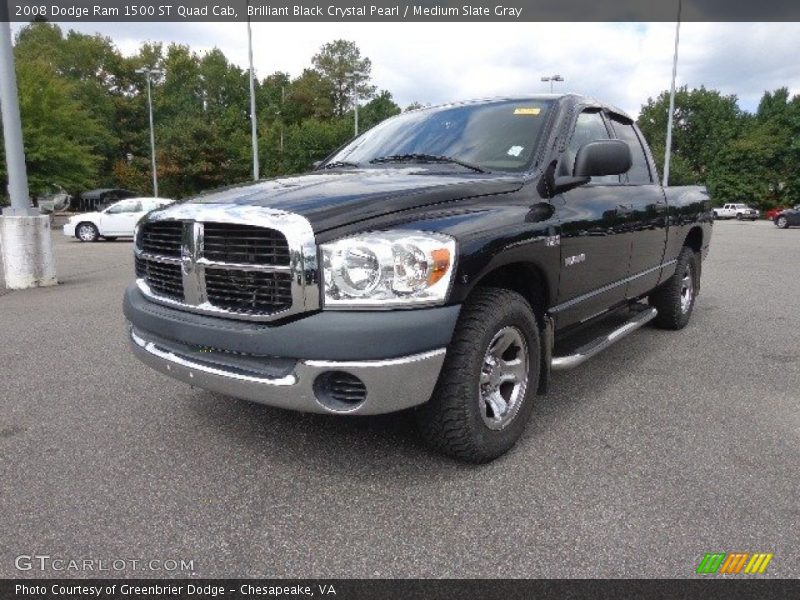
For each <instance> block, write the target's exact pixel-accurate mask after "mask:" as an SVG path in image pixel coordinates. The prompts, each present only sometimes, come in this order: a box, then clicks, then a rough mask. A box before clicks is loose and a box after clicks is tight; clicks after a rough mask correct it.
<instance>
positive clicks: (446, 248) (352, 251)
mask: <svg viewBox="0 0 800 600" xmlns="http://www.w3.org/2000/svg"><path fill="white" fill-rule="evenodd" d="M455 255H456V241H455V240H454V239H453V238H452V237H450V236H449V235H444V234H441V233H428V232H422V231H377V232H373V233H366V234H362V235H356V236H353V237H348V238H343V239H341V240H337V241H335V242H330V243H328V244H323V245H322V270H323V277H324V280H325V281H324V284H325V306H326V307H328V308H341V309H346V308H396V307H402V306H408V305H420V304H442V303H444V301H445V299H446V297H447V292H448V290H449V289H450V281H451V279H452V276H453V270H454V269H453V268H454V261H455Z"/></svg>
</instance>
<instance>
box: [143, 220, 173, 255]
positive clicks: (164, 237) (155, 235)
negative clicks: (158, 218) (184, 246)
mask: <svg viewBox="0 0 800 600" xmlns="http://www.w3.org/2000/svg"><path fill="white" fill-rule="evenodd" d="M182 239H183V223H181V222H180V221H163V222H155V223H148V224H147V225H146V226H145V227H142V229H141V230H140V232H139V239H138V240H137V244H139V247H140V248H141V250H142V252H146V253H148V254H159V255H161V256H175V257H178V258H180V256H181V241H182Z"/></svg>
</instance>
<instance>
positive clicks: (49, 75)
mask: <svg viewBox="0 0 800 600" xmlns="http://www.w3.org/2000/svg"><path fill="white" fill-rule="evenodd" d="M17 85H18V88H19V98H20V115H21V117H22V136H23V139H24V142H25V159H26V163H27V166H28V184H29V187H30V192H31V194H32V195H34V196H36V195H39V194H43V193H46V192H48V191H50V190H51V189H52V188H53V187H54V186H56V185H61V186H63V187H65V188H67V189H70V190H75V189H85V188H86V187H87V186H90V185H93V184H94V182H95V181H96V179H97V174H98V166H99V165H100V163H101V162H102V150H103V149H104V148H106V147H108V145H109V137H110V136H109V134H108V132H107V131H106V130H105V129H104V128H103V127H102V126H101V124H100V122H99V121H98V120H97V119H96V118H95V117H94V116H93V115H92V114H91V113H90V112H89V111H88V110H87V109H86V108H85V107H84V106H82V105H81V103H80V102H79V101H78V100H77V99H76V89H75V86H74V85H73V84H72V83H71V82H70V81H69V80H68V79H64V78H58V77H55V76H54V73H53V69H52V67H51V66H50V65H48V64H47V63H46V62H45V61H41V62H40V61H20V62H18V63H17ZM3 158H5V157H3ZM3 162H4V163H5V160H3Z"/></svg>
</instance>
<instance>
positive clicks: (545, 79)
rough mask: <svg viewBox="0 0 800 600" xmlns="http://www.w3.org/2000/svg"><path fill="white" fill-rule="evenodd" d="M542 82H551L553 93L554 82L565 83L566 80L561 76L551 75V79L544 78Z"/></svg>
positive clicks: (551, 91)
mask: <svg viewBox="0 0 800 600" xmlns="http://www.w3.org/2000/svg"><path fill="white" fill-rule="evenodd" d="M542 81H544V82H548V81H549V82H550V93H551V94H552V93H553V82H554V81H564V78H563V77H562V76H561V75H550V76H549V77H542Z"/></svg>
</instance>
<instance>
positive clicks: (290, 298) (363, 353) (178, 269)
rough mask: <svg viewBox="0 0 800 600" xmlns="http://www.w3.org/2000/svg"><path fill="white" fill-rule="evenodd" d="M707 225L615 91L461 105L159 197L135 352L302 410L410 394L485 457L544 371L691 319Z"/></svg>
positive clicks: (394, 406) (409, 402) (429, 427)
mask: <svg viewBox="0 0 800 600" xmlns="http://www.w3.org/2000/svg"><path fill="white" fill-rule="evenodd" d="M712 222H713V220H712V217H711V206H710V202H709V199H708V197H707V194H706V193H705V191H704V189H703V188H667V189H663V188H662V186H661V185H660V183H659V181H658V176H657V174H656V169H655V165H654V162H653V157H652V155H651V153H650V151H649V149H648V147H647V144H646V143H645V141H644V139H643V137H642V134H641V132H640V131H639V130H638V128H637V127H636V125H635V124H634V122H633V121H632V120H631V118H630V117H628V116H627V115H626V114H624V113H623V112H622V111H620V110H617V109H615V108H612V107H610V106H606V105H604V104H601V103H598V102H596V101H593V100H590V99H588V98H585V97H581V96H576V95H563V96H557V95H549V96H531V97H524V98H504V99H497V100H484V101H477V102H465V103H458V104H449V105H445V106H439V107H434V108H427V109H422V110H416V111H412V112H407V113H404V114H402V115H399V116H397V117H394V118H391V119H388V120H386V121H384V122H382V123H381V124H379V125H377V126H376V127H374V128H373V129H371V130H369V131H367V132H365V133H364V134H362V135H361V136H359V137H357V138H355V139H354V140H352V141H351V142H349V143H348V144H346V145H345V146H343V147H342V148H340V149H339V150H338V151H336V152H335V153H334V154H333V155H331V156H330V157H328V158H327V159H326V160H325V161H323V162H322V163H320V164H318V165H317V166H316V168H315V170H314V171H313V172H310V173H308V174H304V175H299V176H295V177H283V178H277V179H272V180H266V181H260V182H257V183H253V184H248V185H242V186H237V187H232V188H228V189H224V190H219V191H214V192H211V193H208V194H204V195H201V196H198V197H195V198H192V199H189V200H187V201H184V202H181V203H178V204H175V205H172V206H170V207H167V208H164V209H160V210H157V211H154V212H151V213H149V215H147V216H146V217H145V218H144V219H143V220H142V221H141V222H140V223H139V225H138V228H137V232H136V236H135V264H136V281H135V283H133V284H132V285H130V286H129V287H128V289H127V290H126V293H125V299H124V311H125V315H126V317H127V320H128V321H129V324H130V329H129V335H130V341H131V347H132V348H133V350H134V352H135V353H136V355H137V356H138V357H139V358H140V359H141V360H142V361H144V362H145V363H147V364H148V365H150V366H152V367H154V368H155V369H157V370H159V371H161V372H162V373H165V374H167V375H170V376H172V377H175V378H177V379H179V380H181V381H184V382H186V383H188V384H191V385H194V386H198V387H200V388H205V389H207V390H212V391H214V392H217V393H222V394H225V395H229V396H235V397H239V398H244V399H248V400H252V401H255V402H261V403H264V404H268V405H271V406H277V407H281V408H288V409H294V410H300V411H313V412H320V413H330V414H340V415H369V414H377V413H387V412H392V411H399V410H403V409H411V408H413V409H414V411H415V413H416V419H417V422H418V424H419V429H420V432H421V433H422V435H423V436H424V437H425V438H426V439H427V440H428V441H429V442H430V443H431V444H433V445H434V446H435V447H437V448H439V449H440V450H441V451H443V452H445V453H447V454H449V455H451V456H455V457H457V458H460V459H463V460H466V461H471V462H486V461H489V460H492V459H493V458H496V457H497V456H500V455H501V454H503V453H504V452H506V451H507V450H508V449H509V448H511V446H512V445H513V444H514V442H515V441H516V440H517V438H518V437H519V436H520V434H521V433H522V431H523V428H524V427H525V424H526V422H527V420H528V419H529V416H530V414H531V409H532V407H533V402H534V398H535V396H536V395H537V393H538V394H544V393H545V392H546V391H547V388H548V382H549V379H550V372H551V370H556V369H568V368H571V367H574V366H577V365H579V364H580V363H582V362H583V361H584V360H586V359H587V358H589V357H591V356H592V355H594V354H596V353H597V352H599V351H600V350H602V349H604V348H605V347H607V346H608V345H610V344H612V343H614V342H615V341H617V340H619V339H622V338H623V337H624V336H625V335H626V334H628V333H630V332H631V331H634V330H636V329H638V328H639V327H641V326H642V325H644V324H645V323H647V322H648V321H651V320H652V321H653V322H654V323H655V324H656V325H658V326H661V327H664V328H669V329H681V328H682V327H684V326H685V325H686V324H687V322H688V321H689V318H690V316H691V314H692V308H693V306H694V302H695V298H696V296H697V293H698V291H699V287H700V272H701V264H702V260H703V258H704V257H705V256H706V254H707V252H708V248H709V241H710V238H711V228H712ZM586 332H591V335H587V333H586ZM582 335H583V338H582V337H581V336H582ZM575 340H579V342H576V341H575Z"/></svg>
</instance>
